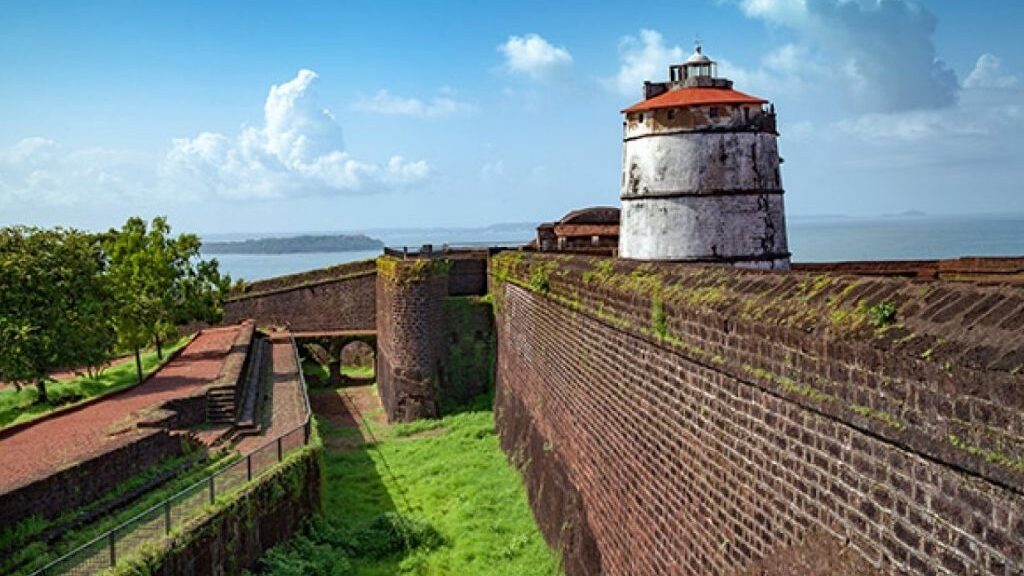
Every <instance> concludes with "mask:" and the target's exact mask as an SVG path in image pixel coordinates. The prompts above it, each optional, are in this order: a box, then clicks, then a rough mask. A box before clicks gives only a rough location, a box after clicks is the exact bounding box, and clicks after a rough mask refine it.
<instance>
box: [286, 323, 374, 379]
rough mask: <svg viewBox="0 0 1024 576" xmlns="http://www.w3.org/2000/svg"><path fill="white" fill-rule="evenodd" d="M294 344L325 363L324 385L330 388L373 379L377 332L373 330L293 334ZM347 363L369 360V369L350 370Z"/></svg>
mask: <svg viewBox="0 0 1024 576" xmlns="http://www.w3.org/2000/svg"><path fill="white" fill-rule="evenodd" d="M296 341H297V343H298V344H299V345H300V346H302V347H303V348H305V349H306V352H307V354H308V355H309V356H310V357H311V358H313V359H314V360H316V362H318V363H319V364H321V365H322V366H324V367H325V368H326V370H327V382H323V384H327V385H329V386H332V387H337V386H345V385H347V384H353V383H367V384H369V383H370V382H373V381H374V380H375V379H376V358H377V335H376V333H374V332H351V333H338V332H335V333H324V334H308V335H307V334H304V335H302V336H301V337H300V336H296ZM346 357H347V358H348V359H349V362H348V364H347V365H349V366H353V365H354V364H357V363H358V364H361V365H363V366H365V362H369V370H368V371H367V372H366V373H365V375H364V374H362V373H359V372H354V371H351V370H350V371H349V375H346V374H345V369H344V368H345V366H346V362H345V359H346Z"/></svg>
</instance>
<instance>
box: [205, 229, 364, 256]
mask: <svg viewBox="0 0 1024 576" xmlns="http://www.w3.org/2000/svg"><path fill="white" fill-rule="evenodd" d="M383 247H384V243H383V242H381V241H380V240H378V239H376V238H371V237H369V236H367V235H365V234H333V235H324V236H291V237H288V238H250V239H248V240H241V241H237V242H206V243H204V244H203V252H205V253H207V254H304V253H310V252H353V251H357V250H378V249H381V248H383Z"/></svg>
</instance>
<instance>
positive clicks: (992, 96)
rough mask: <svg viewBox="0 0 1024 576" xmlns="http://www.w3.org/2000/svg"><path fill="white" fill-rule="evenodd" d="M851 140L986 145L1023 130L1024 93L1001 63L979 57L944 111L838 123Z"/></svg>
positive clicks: (874, 115) (867, 116)
mask: <svg viewBox="0 0 1024 576" xmlns="http://www.w3.org/2000/svg"><path fill="white" fill-rule="evenodd" d="M836 127H837V128H838V129H839V130H840V131H841V132H844V133H846V134H849V135H853V136H856V137H859V138H862V139H865V140H871V141H875V142H879V141H894V142H921V143H926V142H927V143H929V144H930V145H932V146H935V145H939V144H940V143H942V142H949V141H953V140H965V139H966V140H971V137H981V138H982V139H984V140H985V141H987V142H986V144H988V143H996V142H1002V141H1003V140H1004V138H1009V137H1011V135H1014V134H1018V133H1019V131H1020V130H1022V129H1024V90H1021V89H1020V88H1018V82H1017V78H1016V77H1015V76H1012V75H1004V74H1003V73H1002V70H1001V69H1000V64H999V59H998V58H997V57H995V56H992V55H991V54H985V55H982V56H981V58H979V59H978V64H977V66H976V67H975V69H974V71H973V72H972V73H971V74H970V75H969V76H968V77H967V80H965V81H964V87H963V89H962V90H961V91H960V93H959V103H958V104H957V106H955V107H953V108H948V109H943V110H909V111H905V112H892V113H870V114H864V115H861V116H858V117H855V118H852V119H847V120H843V121H840V122H838V123H836Z"/></svg>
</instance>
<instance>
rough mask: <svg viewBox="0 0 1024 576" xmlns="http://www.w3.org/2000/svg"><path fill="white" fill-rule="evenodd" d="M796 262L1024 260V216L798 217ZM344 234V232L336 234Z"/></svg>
mask: <svg viewBox="0 0 1024 576" xmlns="http://www.w3.org/2000/svg"><path fill="white" fill-rule="evenodd" d="M787 231H788V236H789V246H790V251H791V252H792V260H793V262H807V263H811V262H846V261H863V260H932V259H945V258H960V257H965V256H1024V214H1022V215H1009V216H1000V215H984V216H977V215H972V216H967V215H965V216H909V217H902V216H891V217H876V218H855V217H846V216H792V217H790V218H789V221H788V223H787ZM335 233H340V232H335ZM360 233H367V234H369V235H371V236H373V237H376V238H379V239H380V240H382V241H383V242H384V244H385V245H387V246H389V247H402V246H407V247H409V248H410V249H413V248H418V247H420V246H422V245H423V244H432V245H434V246H435V247H440V246H442V245H444V244H449V245H451V246H472V245H476V246H488V245H495V246H509V245H519V244H525V243H527V242H529V241H530V240H531V239H532V238H533V234H534V226H533V225H530V224H518V225H514V226H513V225H508V226H498V227H493V226H492V227H488V228H479V229H472V228H450V229H446V228H430V229H412V228H410V229H389V230H376V231H374V230H370V231H360ZM301 234H308V233H301ZM293 235H300V233H298V232H296V233H294V234H282V233H277V234H270V233H267V234H259V233H252V234H231V235H208V236H204V239H208V240H211V241H212V240H214V239H217V240H220V239H225V238H228V237H230V238H231V239H240V238H259V237H269V236H293ZM380 254H381V251H380V250H357V251H350V252H326V253H325V252H313V253H303V254H216V255H210V257H215V258H216V259H217V260H218V262H220V267H221V271H222V272H224V273H227V274H230V275H231V277H232V278H233V279H244V280H247V281H254V280H262V279H265V278H272V277H274V276H281V275H284V274H294V273H297V272H303V271H306V270H313V269H316V268H323V267H325V266H331V265H334V264H342V263H345V262H354V261H357V260H364V259H367V258H374V257H376V256H379V255H380Z"/></svg>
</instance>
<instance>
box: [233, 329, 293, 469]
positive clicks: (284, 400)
mask: <svg viewBox="0 0 1024 576" xmlns="http://www.w3.org/2000/svg"><path fill="white" fill-rule="evenodd" d="M270 356H271V365H272V366H273V368H272V371H271V374H270V402H271V407H270V423H269V425H268V426H266V427H264V428H263V429H262V430H261V431H260V434H258V435H254V436H246V437H244V438H243V439H242V440H241V441H239V443H238V445H237V446H235V449H236V450H238V451H239V452H241V453H242V454H247V453H249V452H251V451H253V450H255V449H256V448H259V447H260V446H261V445H263V444H264V443H266V442H267V441H268V439H271V438H277V437H278V436H280V435H282V434H284V433H286V432H289V431H292V430H294V429H295V428H296V427H298V426H301V425H302V424H303V423H305V421H306V414H307V408H306V402H305V400H304V398H303V394H304V392H303V390H302V380H301V379H300V378H299V365H298V363H297V362H296V359H295V350H294V348H292V342H291V339H290V338H289V337H288V336H287V335H274V336H272V337H271V338H270ZM299 438H300V436H299V435H295V438H293V439H290V440H289V441H290V442H294V441H297V440H298V439H299Z"/></svg>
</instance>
